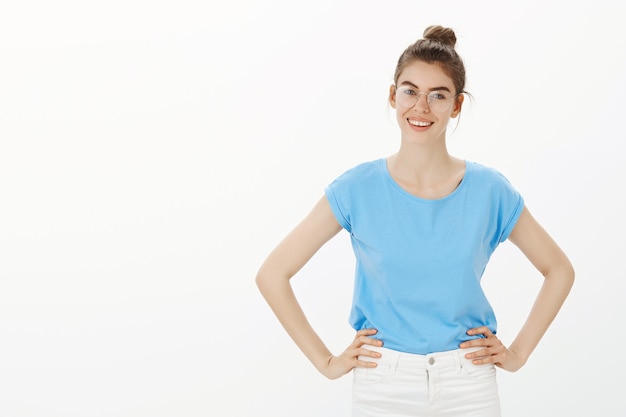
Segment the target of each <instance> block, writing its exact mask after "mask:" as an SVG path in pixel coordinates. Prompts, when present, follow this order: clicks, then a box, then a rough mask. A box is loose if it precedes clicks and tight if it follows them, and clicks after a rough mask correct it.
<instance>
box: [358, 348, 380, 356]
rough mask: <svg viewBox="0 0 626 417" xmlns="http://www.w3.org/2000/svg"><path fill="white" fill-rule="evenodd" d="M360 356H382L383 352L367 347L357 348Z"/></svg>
mask: <svg viewBox="0 0 626 417" xmlns="http://www.w3.org/2000/svg"><path fill="white" fill-rule="evenodd" d="M356 352H357V355H358V356H369V357H370V358H380V357H381V356H382V354H381V353H380V352H376V351H375V350H371V349H368V348H365V347H362V348H360V349H357V351H356Z"/></svg>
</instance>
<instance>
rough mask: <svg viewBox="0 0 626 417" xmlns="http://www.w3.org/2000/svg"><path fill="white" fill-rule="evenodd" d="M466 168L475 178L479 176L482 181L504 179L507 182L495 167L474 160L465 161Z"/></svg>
mask: <svg viewBox="0 0 626 417" xmlns="http://www.w3.org/2000/svg"><path fill="white" fill-rule="evenodd" d="M466 162H467V165H466V166H467V168H468V170H469V171H470V173H471V175H472V176H474V177H477V178H480V179H481V180H483V181H494V182H499V181H506V182H509V180H508V178H507V177H506V176H505V175H504V174H503V173H502V172H501V171H500V170H499V169H497V168H495V167H492V166H488V165H484V164H482V163H479V162H475V161H470V160H468V161H466Z"/></svg>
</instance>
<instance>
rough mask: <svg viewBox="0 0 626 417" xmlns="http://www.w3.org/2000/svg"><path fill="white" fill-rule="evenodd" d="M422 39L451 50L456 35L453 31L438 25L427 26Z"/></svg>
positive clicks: (454, 43)
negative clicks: (440, 44) (445, 46)
mask: <svg viewBox="0 0 626 417" xmlns="http://www.w3.org/2000/svg"><path fill="white" fill-rule="evenodd" d="M424 39H428V40H430V41H435V42H439V43H442V44H444V45H447V46H449V47H451V48H454V45H456V35H455V34H454V31H453V30H452V29H450V28H444V27H443V26H439V25H433V26H428V27H427V28H426V29H425V30H424Z"/></svg>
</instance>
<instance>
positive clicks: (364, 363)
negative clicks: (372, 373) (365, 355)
mask: <svg viewBox="0 0 626 417" xmlns="http://www.w3.org/2000/svg"><path fill="white" fill-rule="evenodd" d="M355 366H357V367H359V368H376V367H377V366H378V364H377V363H376V362H369V361H362V360H360V359H359V360H357V361H356V365H355Z"/></svg>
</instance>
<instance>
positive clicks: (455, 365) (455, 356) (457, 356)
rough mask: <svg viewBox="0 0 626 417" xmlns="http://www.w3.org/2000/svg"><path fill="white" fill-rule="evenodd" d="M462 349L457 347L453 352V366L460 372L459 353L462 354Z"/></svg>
mask: <svg viewBox="0 0 626 417" xmlns="http://www.w3.org/2000/svg"><path fill="white" fill-rule="evenodd" d="M462 354H463V353H462V350H461V349H457V350H456V351H455V352H454V367H455V369H456V373H457V374H460V373H461V355H462Z"/></svg>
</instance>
